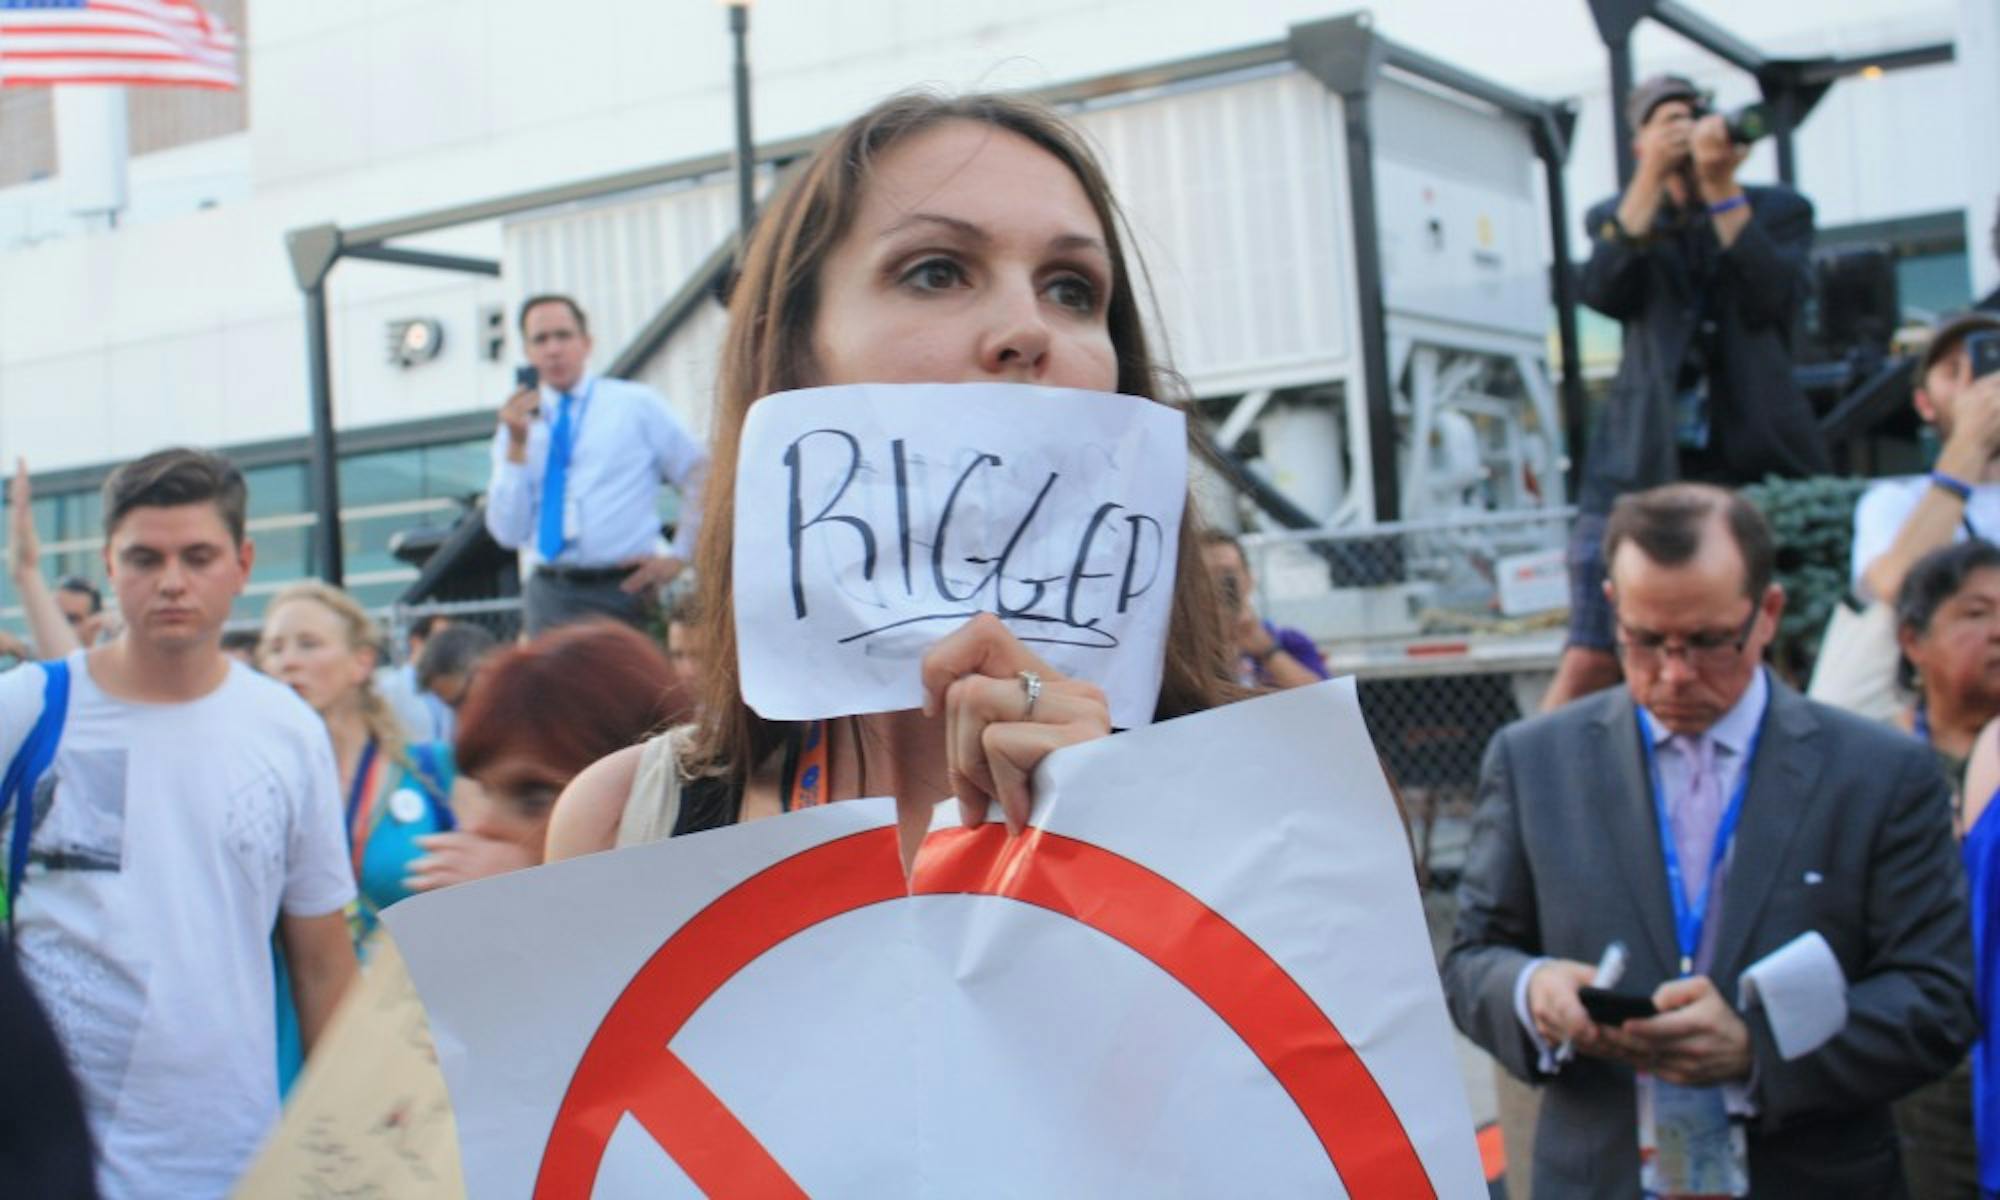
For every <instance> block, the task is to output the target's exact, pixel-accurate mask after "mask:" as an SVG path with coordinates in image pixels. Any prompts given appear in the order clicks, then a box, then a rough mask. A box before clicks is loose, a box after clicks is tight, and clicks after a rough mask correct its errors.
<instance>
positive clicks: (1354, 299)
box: [502, 16, 1576, 643]
mask: <svg viewBox="0 0 2000 1200" xmlns="http://www.w3.org/2000/svg"><path fill="white" fill-rule="evenodd" d="M1049 99H1050V100H1051V101H1052V102H1053V103H1055V104H1056V105H1057V106H1058V107H1059V108H1062V109H1064V110H1065V111H1067V113H1068V114H1069V115H1070V116H1071V118H1072V120H1073V121H1074V122H1075V123H1076V124H1077V126H1078V127H1080V128H1081V129H1082V130H1083V131H1084V133H1085V134H1086V135H1087V136H1088V137H1089V139H1090V140H1091V141H1092V143H1093V144H1094V145H1095V146H1096V148H1097V150H1098V151H1099V153H1100V155H1101V156H1102V159H1103V162H1104V165H1105V168H1106V170H1107V172H1108V173H1109V175H1110V177H1111V180H1112V184H1113V188H1114V191H1115V192H1116V194H1117V195H1118V197H1119V200H1120V202H1121V204H1122V205H1123V207H1124V210H1125V215H1126V219H1127V221H1128V224H1129V226H1130V229H1131V232H1132V244H1133V247H1134V249H1136V251H1137V252H1138V255H1139V257H1140V259H1141V260H1142V261H1143V263H1144V267H1145V271H1146V275H1147V279H1148V281H1149V282H1150V285H1151V288H1150V290H1151V293H1152V295H1151V299H1152V301H1153V306H1154V313H1155V319H1154V324H1155V329H1154V330H1153V333H1154V335H1155V337H1156V339H1157V341H1156V344H1158V345H1162V346H1164V347H1166V348H1167V350H1168V352H1169V354H1170V356H1171V359H1172V362H1173V365H1174V367H1175V368H1176V369H1177V370H1178V372H1179V373H1180V375H1181V376H1182V377H1183V378H1184V379H1185V380H1186V382H1187V386H1188V390H1189V392H1190V393H1191V398H1192V399H1193V400H1194V402H1195V407H1196V409H1197V411H1198V412H1199V413H1200V414H1202V416H1204V417H1205V418H1207V424H1208V426H1209V429H1210V432H1211V434H1212V438H1213V442H1214V445H1215V447H1216V449H1217V450H1219V451H1220V456H1219V459H1218V464H1219V466H1220V468H1221V469H1220V470H1219V471H1218V472H1216V473H1215V477H1214V478H1211V479H1209V480H1205V481H1204V486H1203V487H1202V488H1201V489H1200V495H1201V497H1202V499H1203V502H1204V506H1205V508H1206V509H1207V515H1208V516H1209V518H1210V520H1211V521H1212V522H1214V523H1215V524H1218V525H1220V526H1221V527H1223V528H1226V529H1232V530H1240V531H1243V532H1245V533H1255V532H1256V531H1258V530H1261V529H1286V528H1289V529H1293V530H1309V531H1318V532H1322V533H1325V534H1328V535H1332V536H1331V537H1318V536H1311V535H1307V534H1300V533H1293V534H1291V535H1289V536H1287V537H1284V538H1279V539H1263V540H1258V539H1254V538H1253V540H1252V542H1251V543H1250V544H1251V546H1252V547H1253V552H1254V553H1255V554H1256V555H1257V557H1258V559H1259V562H1258V563H1257V566H1258V567H1259V568H1260V569H1259V570H1258V572H1257V574H1258V577H1259V580H1260V585H1261V587H1262V589H1263V592H1264V595H1263V600H1264V602H1265V604H1266V606H1267V608H1268V609H1269V610H1270V611H1272V612H1273V613H1274V615H1276V616H1277V617H1278V618H1279V619H1282V620H1284V621H1286V622H1287V623H1289V624H1293V625H1298V626H1301V627H1303V628H1305V629H1306V630H1307V631H1308V632H1310V633H1311V634H1312V635H1313V636H1315V637H1316V638H1318V639H1320V640H1322V641H1324V642H1328V643H1332V642H1336V641H1345V640H1351V639H1356V638H1363V639H1380V638H1385V637H1386V638H1393V639H1397V640H1406V639H1409V638H1412V637H1417V636H1419V635H1421V634H1422V633H1423V632H1424V630H1425V624H1426V617H1427V615H1428V616H1429V617H1430V618H1431V623H1433V624H1435V622H1436V619H1437V616H1438V614H1440V613H1446V612H1453V611H1467V610H1469V611H1470V613H1471V615H1474V616H1479V617H1483V616H1487V615H1489V614H1492V613H1495V612H1496V611H1497V604H1498V588H1497V586H1496V579H1495V572H1496V570H1497V569H1498V566H1499V564H1500V563H1501V561H1502V560H1503V559H1505V558H1506V556H1508V555H1509V554H1513V553H1518V552H1522V551H1535V550H1542V551H1550V550H1553V549H1555V548H1557V547H1559V546H1560V545H1561V537H1562V519H1563V517H1564V516H1565V515H1566V512H1567V510H1566V509H1565V508H1564V507H1563V506H1564V503H1565V499H1566V496H1565V492H1566V476H1567V473H1568V468H1569V461H1570V460H1569V452H1568V445H1569V433H1570V426H1569V425H1568V424H1567V423H1566V422H1565V420H1564V416H1563V413H1562V412H1561V410H1560V406H1559V404H1558V400H1557V393H1556V389H1555V388H1554V387H1553V386H1552V384H1551V371H1550V368H1549V363H1548V358H1549V352H1550V347H1551V344H1552V338H1551V329H1552V327H1554V326H1556V325H1557V321H1556V320H1555V317H1556V315H1557V313H1558V311H1559V309H1560V308H1561V306H1560V305H1559V304H1558V299H1559V298H1558V297H1556V296H1555V295H1553V294H1552V285H1551V280H1552V278H1554V279H1558V280H1560V279H1563V278H1566V272H1562V271H1557V272H1555V273H1553V275H1552V273H1551V271H1550V269H1549V263H1550V261H1551V259H1552V258H1554V259H1555V260H1556V261H1558V262H1563V261H1565V260H1566V257H1567V254H1566V246H1565V245H1564V244H1563V241H1562V238H1563V233H1562V221H1561V218H1560V215H1559V214H1560V213H1561V212H1562V204H1561V196H1560V192H1559V190H1558V191H1557V192H1556V193H1555V194H1553V195H1551V194H1550V188H1549V185H1550V182H1551V181H1556V187H1557V188H1558V189H1559V187H1560V183H1559V181H1560V178H1561V171H1560V168H1561V163H1562V158H1563V154H1564V146H1565V142H1566V135H1567V131H1568V124H1567V117H1566V110H1564V109H1562V108H1561V107H1559V106H1554V105H1549V104H1544V103H1541V102H1538V101H1533V100H1529V99H1527V98H1525V97H1520V96H1517V95H1514V94H1512V93H1509V92H1506V91H1505V90H1504V89H1500V88H1497V87H1495V86H1493V85H1490V84H1486V83H1483V82H1481V81H1478V80H1475V79H1472V78H1471V77H1469V76H1466V75H1464V74H1462V73H1460V72H1457V71H1455V70H1453V69H1451V68H1449V67H1446V66H1444V65H1442V64H1438V63H1435V62H1433V61H1431V60H1428V59H1425V58H1423V57H1421V56H1418V55H1415V54H1413V53H1410V52H1408V51H1405V50H1403V49H1401V48H1399V47H1397V46H1395V45H1393V44H1392V43H1389V42H1387V41H1385V40H1384V39H1382V38H1380V37H1379V36H1377V35H1375V34H1374V33H1373V32H1372V30H1371V29H1370V27H1369V24H1368V21H1367V19H1366V18H1365V17H1363V16H1355V17H1348V18H1343V19H1340V20H1335V21H1327V22H1320V23H1317V24H1314V25H1309V26H1301V27H1298V28H1295V29H1294V30H1292V32H1291V35H1290V37H1289V38H1288V39H1287V40H1286V41H1284V42H1281V43H1275V44H1273V45H1270V46H1265V47H1255V48H1251V49H1249V50H1245V51H1238V52H1231V53H1227V54H1222V55H1216V56H1212V57H1210V58H1205V59H1201V60H1196V61H1193V62H1188V63H1180V64H1174V65H1171V66H1168V67H1162V68H1159V69H1157V70H1151V71H1139V72H1131V73H1125V74H1121V75H1119V76H1116V77H1113V78H1109V79H1104V80H1095V81H1089V82H1085V83H1082V84H1077V85H1074V86H1071V87H1067V88H1064V89H1061V90H1060V91H1059V92H1057V93H1055V94H1054V95H1052V96H1050V97H1049ZM733 196H734V193H733V176H732V175H731V174H730V173H729V172H728V171H727V170H711V171H710V172H708V173H706V174H697V175H690V176H689V177H687V178H684V179H679V180H676V181H674V182H672V183H670V184H666V185H663V186H660V187H657V188H654V189H652V190H650V191H648V192H646V193H642V194H636V195H635V194H629V193H628V194H625V195H620V196H615V197H603V198H593V199H588V200H578V201H574V202H571V203H567V204H564V205H562V206H561V207H558V208H554V209H544V210H541V211H532V212H524V213H520V214H517V215H515V216H512V217H510V218H509V219H508V220H507V221H506V222H505V225H504V229H505V240H504V246H505V253H504V255H503V259H502V262H503V269H504V274H503V279H504V280H505V281H506V282H507V284H508V286H509V287H510V289H511V290H512V291H513V292H514V294H515V295H516V297H517V298H518V297H521V296H526V295H530V294H533V293H536V292H541V291H569V292H575V293H578V294H583V295H588V296H590V297H592V302H593V314H592V315H593V321H594V323H595V324H596V326H597V327H598V328H599V331H600V332H599V334H598V337H599V341H600V344H606V345H613V346H616V345H625V344H632V345H637V344H640V343H642V342H643V341H644V340H645V337H644V331H645V329H646V327H647V325H648V323H649V322H652V321H655V320H656V318H657V314H658V313H659V312H660V309H661V306H662V305H663V304H665V303H666V302H667V301H668V300H669V299H670V298H671V297H673V296H674V295H675V294H676V292H677V291H680V290H682V289H683V288H684V286H685V284H686V283H687V281H688V280H689V279H690V278H691V277H696V276H699V275H700V273H701V272H702V271H703V270H704V269H713V266H714V264H715V263H716V262H717V259H716V257H715V254H716V251H717V249H718V247H724V246H726V245H727V243H728V241H729V238H730V236H731V234H732V233H733V222H734V218H735V205H734V199H733ZM1552 242H1553V245H1552V244H1551V243H1552ZM1560 299H1561V300H1562V301H1564V302H1565V303H1566V302H1567V297H1560ZM1562 324H1563V326H1564V328H1565V329H1568V328H1570V322H1567V321H1565V322H1562ZM721 325H722V321H721V313H720V310H719V309H718V308H717V307H716V306H715V305H713V304H709V303H705V302H702V301H700V300H699V299H697V300H696V301H695V302H694V304H693V306H692V309H691V311H689V312H688V313H687V314H686V319H684V320H682V321H681V322H679V323H678V324H677V325H676V327H675V328H674V330H673V332H672V333H671V335H670V336H667V337H666V338H664V339H663V340H660V341H658V342H657V343H656V344H654V345H651V346H646V347H645V350H646V353H644V354H641V355H638V356H635V358H634V365H636V366H637V368H638V370H637V373H638V374H639V375H640V376H641V377H643V378H645V379H647V380H649V381H650V382H653V383H655V384H656V385H658V386H659V387H660V388H661V390H662V391H663V392H664V393H665V394H666V395H668V396H670V397H673V398H674V399H675V401H676V402H677V403H678V404H679V405H680V406H681V407H682V415H683V416H684V417H686V418H687V419H688V421H689V422H690V424H692V425H695V426H696V427H697V428H701V427H705V424H706V422H707V418H708V400H709V396H710V392H711V388H712V382H713V379H714V368H715V354H716V343H717V340H718V338H719V335H720V331H721ZM1570 374H1571V377H1574V374H1575V373H1574V371H1572V372H1571V373H1570ZM1575 416H1576V414H1575V413H1574V412H1572V413H1571V414H1570V417H1571V419H1572V421H1573V420H1574V419H1575ZM1495 512H1501V513H1508V514H1517V516H1518V518H1519V519H1510V520H1507V521H1504V522H1499V523H1495V522H1491V521H1484V520H1473V521H1468V520H1467V518H1475V517H1482V516H1484V515H1485V514H1491V513H1495ZM1356 534H1365V535H1370V536H1368V537H1363V538H1360V539H1357V538H1356V536H1355V535H1356ZM1557 603H1561V599H1560V591H1559V589H1558V600H1557ZM1474 627H1475V628H1477V626H1476V625H1475V626H1474Z"/></svg>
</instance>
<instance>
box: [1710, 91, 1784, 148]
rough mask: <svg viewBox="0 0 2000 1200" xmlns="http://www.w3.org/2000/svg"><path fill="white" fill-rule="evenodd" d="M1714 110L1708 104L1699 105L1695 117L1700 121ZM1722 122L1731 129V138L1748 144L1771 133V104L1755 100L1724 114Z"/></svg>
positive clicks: (1739, 143)
mask: <svg viewBox="0 0 2000 1200" xmlns="http://www.w3.org/2000/svg"><path fill="white" fill-rule="evenodd" d="M1713 111H1714V110H1713V109H1711V108H1709V107H1708V106H1707V105H1698V106H1696V108H1695V110H1694V118H1695V120H1697V121H1699V120H1701V119H1702V118H1703V117H1705V116H1707V115H1709V113H1711V112H1713ZM1722 124H1723V126H1724V127H1725V128H1726V129H1728V130H1729V140H1730V141H1732V142H1735V143H1736V144H1737V145H1739V146H1747V145H1749V144H1750V143H1752V142H1754V141H1756V140H1757V139H1758V138H1762V137H1769V136H1770V134H1771V127H1772V121H1771V106H1770V105H1768V104H1765V103H1764V102H1763V101H1761V100H1759V101H1753V102H1751V103H1749V104H1745V105H1743V106H1742V107H1741V108H1737V109H1732V110H1731V111H1729V112H1725V113H1723V114H1722Z"/></svg>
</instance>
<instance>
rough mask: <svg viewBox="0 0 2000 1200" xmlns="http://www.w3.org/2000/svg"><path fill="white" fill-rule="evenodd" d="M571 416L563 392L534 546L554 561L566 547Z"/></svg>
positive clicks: (572, 432)
mask: <svg viewBox="0 0 2000 1200" xmlns="http://www.w3.org/2000/svg"><path fill="white" fill-rule="evenodd" d="M569 418H570V395H569V393H568V392H564V393H563V398H562V407H560V408H558V409H557V410H556V423H555V428H553V429H551V430H550V431H549V464H548V470H547V471H545V472H543V474H542V514H541V526H540V528H539V529H538V530H536V534H535V550H536V552H537V553H539V554H540V555H541V556H542V561H543V562H554V561H555V560H556V556H557V555H559V554H561V553H562V549H563V491H564V488H565V486H566V485H567V484H568V483H569V456H570V451H571V449H572V448H573V447H572V445H571V442H572V441H573V440H574V439H575V436H576V432H575V430H574V428H573V427H572V426H571V423H570V419H569Z"/></svg>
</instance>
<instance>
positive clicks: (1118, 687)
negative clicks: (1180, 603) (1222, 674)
mask: <svg viewBox="0 0 2000 1200" xmlns="http://www.w3.org/2000/svg"><path fill="white" fill-rule="evenodd" d="M1186 496H1187V430H1186V424H1185V421H1184V418H1183V417H1182V416H1181V414H1180V413H1179V412H1178V411H1176V410H1174V409H1172V408H1169V407H1167V406H1165V405H1162V404H1156V403H1154V402H1152V401H1149V400H1144V399H1140V398H1138V397H1133V396H1115V395H1108V394H1105V393H1101V392H1079V391H1070V390H1066V389H1061V388H1037V387H1028V386H1025V385H1019V384H895V385H891V384H864V385H858V386H849V387H830V388H809V389H806V390H803V391H796V392H782V393H779V394H777V395H774V396H768V397H766V398H764V399H762V400H759V401H758V402H757V403H756V405H754V406H753V407H752V408H751V410H750V415H749V419H748V420H747V421H746V422H745V424H744V428H743V444H742V449H741V453H740V456H739V458H738V460H737V470H736V547H735V595H736V631H737V646H738V653H739V655H740V657H741V663H742V673H743V696H744V699H745V700H746V701H747V702H748V703H749V704H750V706H751V707H752V708H754V709H756V710H757V712H759V713H761V714H762V715H763V716H765V717H767V718H770V719H773V720H809V719H814V718H821V717H837V716H846V715H848V714H851V713H865V712H889V711H894V710H897V709H905V708H915V707H917V706H919V705H921V704H922V703H923V688H922V684H921V682H920V680H919V677H918V663H919V660H921V659H922V657H923V655H924V652H925V651H926V650H927V649H929V648H930V647H931V646H932V645H933V644H935V643H936V642H937V641H938V639H940V638H942V637H944V636H945V635H946V634H948V633H950V632H951V631H952V630H954V629H956V628H958V627H959V626H960V625H962V624H963V623H964V622H965V621H966V620H967V619H969V618H970V617H972V616H973V615H974V614H976V613H979V612H990V613H994V614H996V615H997V616H999V617H1000V619H1001V620H1002V621H1004V622H1006V624H1007V627H1008V628H1009V629H1011V630H1012V631H1013V632H1014V634H1015V636H1017V637H1019V638H1020V639H1021V640H1022V641H1023V642H1026V643H1027V644H1028V645H1029V646H1030V647H1031V648H1032V649H1033V650H1034V651H1035V652H1036V653H1037V654H1040V655H1041V656H1042V657H1043V658H1044V659H1046V660H1047V661H1048V662H1049V663H1050V665H1052V666H1053V667H1055V668H1056V669H1057V670H1059V671H1062V672H1064V673H1065V674H1069V675H1074V676H1077V677H1080V678H1083V679H1088V680H1090V681H1091V682H1093V683H1096V684H1097V685H1098V686H1100V687H1102V688H1103V689H1104V690H1105V693H1106V695H1107V696H1108V697H1109V699H1110V702H1111V720H1112V723H1113V724H1115V725H1118V726H1121V727H1133V726H1138V725H1144V724H1147V723H1148V722H1150V721H1151V720H1152V719H1153V709H1154V706H1155V704H1156V702H1157V700H1158V697H1159V690H1160V674H1161V663H1162V659H1163V655H1164V652H1165V646H1166V635H1167V618H1168V614H1169V612H1170V610H1171V608H1172V598H1173V586H1174V570H1175V550H1176V546H1177V542H1176V538H1177V537H1178V534H1179V529H1180V520H1181V508H1182V505H1183V504H1184V502H1185V500H1186Z"/></svg>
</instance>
